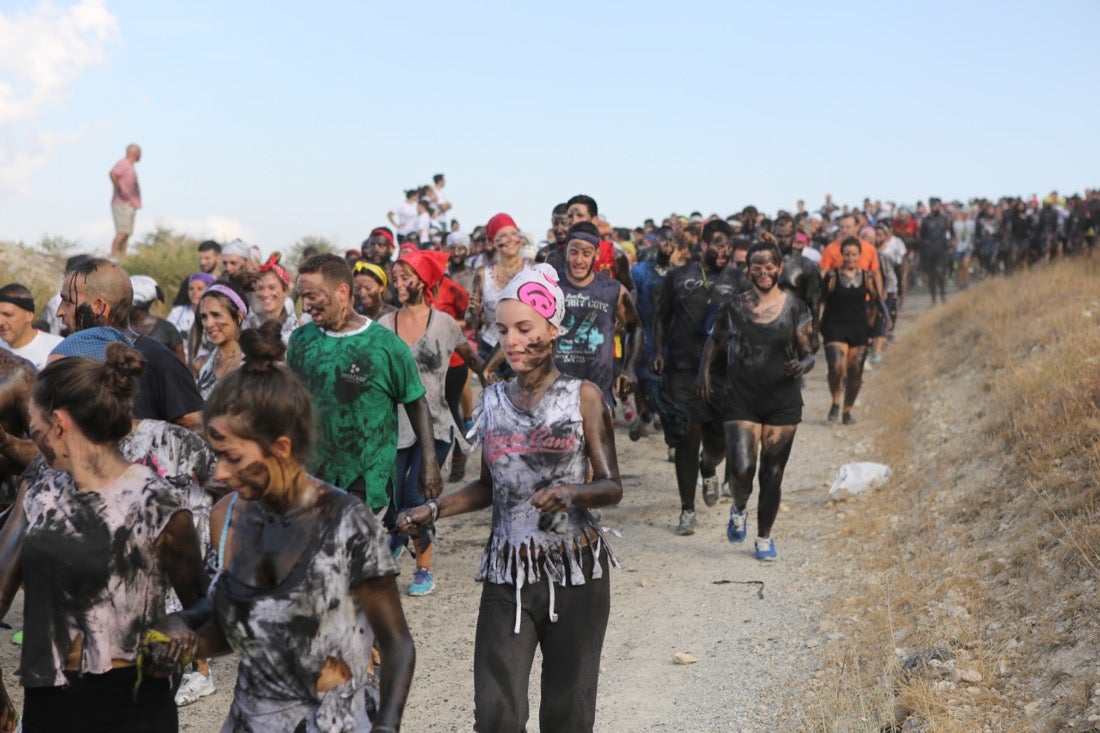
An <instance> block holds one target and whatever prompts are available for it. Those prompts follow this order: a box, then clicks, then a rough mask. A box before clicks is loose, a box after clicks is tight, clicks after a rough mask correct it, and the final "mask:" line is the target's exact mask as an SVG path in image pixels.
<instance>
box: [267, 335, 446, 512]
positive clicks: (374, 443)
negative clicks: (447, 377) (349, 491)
mask: <svg viewBox="0 0 1100 733" xmlns="http://www.w3.org/2000/svg"><path fill="white" fill-rule="evenodd" d="M286 361H287V364H288V365H289V366H290V368H291V369H293V370H294V373H295V374H297V375H298V376H299V377H300V378H301V380H302V381H303V382H304V383H305V385H306V387H307V388H308V389H309V391H310V393H311V394H312V395H313V408H314V411H315V412H316V415H317V444H316V447H315V448H314V449H313V455H312V456H311V459H310V471H311V472H312V473H313V474H314V475H315V476H317V477H318V478H319V479H321V480H323V481H327V482H328V483H330V484H332V485H333V486H339V487H340V488H343V489H346V488H347V487H348V486H350V485H351V484H352V483H353V482H354V481H355V480H356V479H357V478H359V477H360V476H362V477H363V481H364V482H365V484H366V490H367V503H368V504H370V506H371V507H372V508H374V509H379V508H381V507H384V506H386V505H387V504H388V503H389V498H388V496H387V494H386V486H387V484H388V483H389V479H390V474H391V473H392V472H393V464H394V461H395V460H396V458H397V405H398V403H400V404H403V405H404V404H408V403H410V402H415V401H416V400H418V399H420V398H421V397H422V396H424V387H423V385H421V384H420V377H419V376H418V375H417V371H416V362H415V361H414V360H413V356H412V352H411V351H409V347H408V346H406V345H405V342H404V341H402V340H401V339H400V338H398V337H397V335H396V334H394V333H393V331H389V330H387V329H385V328H382V327H381V326H379V325H378V324H377V323H375V322H374V321H368V322H367V325H366V326H364V327H363V328H361V329H359V330H358V331H352V332H349V333H335V334H334V333H329V332H327V331H322V330H321V329H320V328H318V327H317V325H316V324H313V323H309V324H307V325H305V326H302V327H300V328H297V329H295V330H294V333H292V334H291V335H290V344H289V346H288V347H287V358H286Z"/></svg>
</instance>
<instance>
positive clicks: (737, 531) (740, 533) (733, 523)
mask: <svg viewBox="0 0 1100 733" xmlns="http://www.w3.org/2000/svg"><path fill="white" fill-rule="evenodd" d="M747 524H748V515H747V514H745V512H743V511H739V510H738V509H737V507H735V506H733V507H730V523H729V524H728V525H726V538H727V539H728V540H729V541H730V542H733V543H734V544H738V545H739V544H741V543H742V542H744V541H745V525H747Z"/></svg>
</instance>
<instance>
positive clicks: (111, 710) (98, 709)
mask: <svg viewBox="0 0 1100 733" xmlns="http://www.w3.org/2000/svg"><path fill="white" fill-rule="evenodd" d="M65 677H66V678H67V679H68V684H67V685H66V686H64V687H28V688H26V689H25V690H24V692H23V733H70V732H71V731H80V732H81V733H176V731H178V730H179V718H178V717H177V714H176V701H175V700H174V699H173V697H172V685H171V681H170V680H168V679H165V678H163V677H153V676H151V675H146V676H145V678H144V679H143V680H142V683H141V687H140V688H139V689H138V695H137V700H134V683H135V682H136V681H137V667H122V668H120V669H113V670H111V671H110V672H104V673H103V674H84V675H78V674H76V673H74V672H66V673H65Z"/></svg>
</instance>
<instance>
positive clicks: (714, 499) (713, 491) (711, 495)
mask: <svg viewBox="0 0 1100 733" xmlns="http://www.w3.org/2000/svg"><path fill="white" fill-rule="evenodd" d="M703 503H704V504H706V505H707V506H714V505H715V504H717V503H718V475H717V474H715V475H714V476H704V477H703Z"/></svg>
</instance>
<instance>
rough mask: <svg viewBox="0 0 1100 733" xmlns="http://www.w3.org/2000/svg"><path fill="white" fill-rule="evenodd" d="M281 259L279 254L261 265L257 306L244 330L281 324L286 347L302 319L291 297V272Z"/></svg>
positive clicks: (254, 302) (253, 300)
mask: <svg viewBox="0 0 1100 733" xmlns="http://www.w3.org/2000/svg"><path fill="white" fill-rule="evenodd" d="M279 259H280V256H279V253H278V252H276V253H274V254H273V255H271V257H270V258H269V259H268V261H267V263H266V264H263V265H260V276H259V279H258V280H257V282H256V291H255V292H254V293H253V297H252V304H253V306H254V307H253V308H251V309H249V312H248V316H246V317H245V321H244V324H245V326H244V327H245V328H259V327H260V325H261V324H263V323H266V322H267V321H275V322H277V323H278V324H279V328H280V332H281V334H282V339H283V343H284V344H285V343H288V342H289V341H290V334H292V333H294V329H296V328H297V327H298V316H297V314H296V313H295V312H294V308H293V307H292V304H291V301H290V300H289V299H288V298H287V295H288V294H289V293H290V273H288V272H287V271H286V268H285V267H283V266H282V265H280V264H279Z"/></svg>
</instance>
